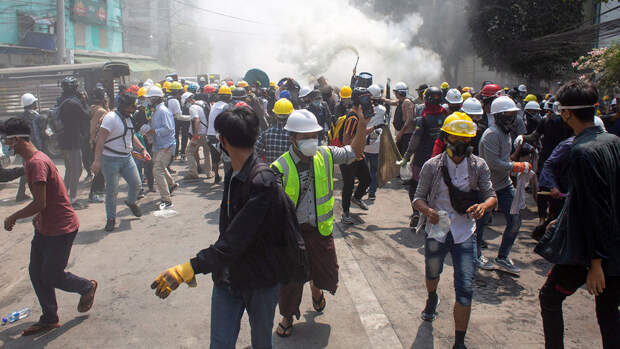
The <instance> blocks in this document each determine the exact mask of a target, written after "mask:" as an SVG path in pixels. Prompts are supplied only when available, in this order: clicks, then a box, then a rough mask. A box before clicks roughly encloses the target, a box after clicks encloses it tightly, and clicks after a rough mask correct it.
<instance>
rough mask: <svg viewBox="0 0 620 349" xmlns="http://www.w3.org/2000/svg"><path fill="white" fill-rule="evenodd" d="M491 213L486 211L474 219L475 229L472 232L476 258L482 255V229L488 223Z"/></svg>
mask: <svg viewBox="0 0 620 349" xmlns="http://www.w3.org/2000/svg"><path fill="white" fill-rule="evenodd" d="M492 214H493V213H492V212H487V213H485V214H484V216H482V218H480V219H477V220H476V231H474V234H475V235H476V246H477V248H476V257H478V258H480V256H481V255H482V252H481V251H482V248H481V247H480V246H481V245H482V241H484V240H483V238H484V229H486V227H487V225H489V219H490V218H491V215H492Z"/></svg>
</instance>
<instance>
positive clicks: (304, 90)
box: [299, 86, 345, 98]
mask: <svg viewBox="0 0 620 349" xmlns="http://www.w3.org/2000/svg"><path fill="white" fill-rule="evenodd" d="M310 93H312V88H311V87H309V86H304V87H302V88H301V89H300V90H299V98H304V97H306V96H308V95H309V94H310ZM343 98H345V97H343Z"/></svg>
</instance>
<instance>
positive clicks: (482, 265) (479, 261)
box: [476, 255, 495, 270]
mask: <svg viewBox="0 0 620 349" xmlns="http://www.w3.org/2000/svg"><path fill="white" fill-rule="evenodd" d="M476 265H477V266H478V268H479V269H482V270H495V265H493V263H491V261H489V259H488V258H487V257H485V256H482V255H481V256H480V258H476Z"/></svg>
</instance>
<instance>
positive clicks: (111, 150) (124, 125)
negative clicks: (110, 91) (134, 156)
mask: <svg viewBox="0 0 620 349" xmlns="http://www.w3.org/2000/svg"><path fill="white" fill-rule="evenodd" d="M114 114H116V115H117V116H118V117H119V118H120V119H121V122H122V123H123V134H122V135H120V136H116V137H114V138H110V139H107V140H106V141H105V142H104V143H103V144H104V145H103V149H105V150H107V151H109V152H112V153H114V154H117V155H129V154H130V153H123V152H121V151H118V150H115V149H112V148H110V147H108V146H107V145H105V144H106V143H110V142H112V141H115V140H117V139H121V138H122V139H123V143H125V148H127V140H125V136H126V135H127V131H129V130H131V138H132V140H133V135H134V128H133V127H128V126H127V120H126V118H124V117H122V116H121V115H120V114H118V113H117V112H114ZM129 119H131V118H129ZM132 125H133V121H132Z"/></svg>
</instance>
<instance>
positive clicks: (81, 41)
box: [73, 23, 86, 47]
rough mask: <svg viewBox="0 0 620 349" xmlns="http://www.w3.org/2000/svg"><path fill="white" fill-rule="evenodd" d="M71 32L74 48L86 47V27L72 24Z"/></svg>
mask: <svg viewBox="0 0 620 349" xmlns="http://www.w3.org/2000/svg"><path fill="white" fill-rule="evenodd" d="M73 32H74V37H75V46H76V47H84V46H86V26H85V25H84V24H81V23H73Z"/></svg>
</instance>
